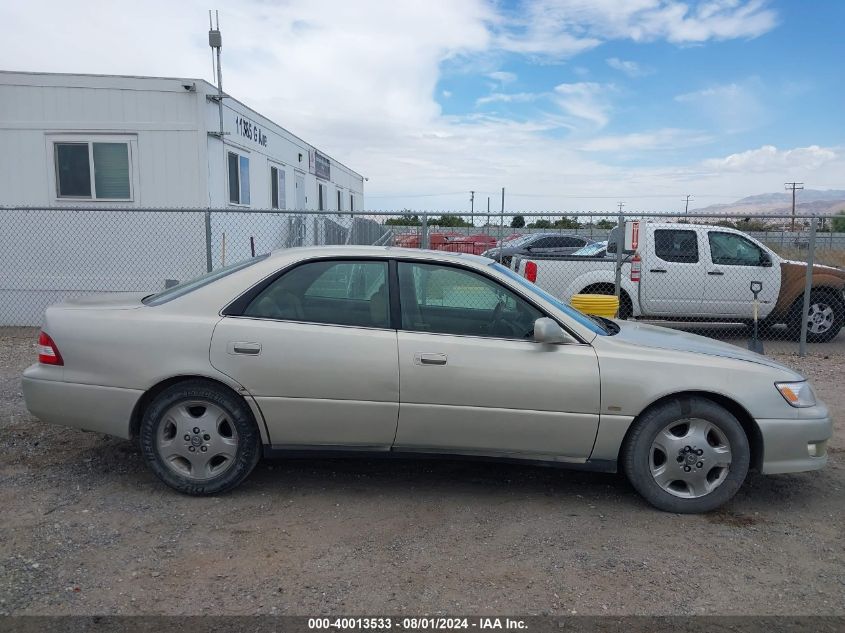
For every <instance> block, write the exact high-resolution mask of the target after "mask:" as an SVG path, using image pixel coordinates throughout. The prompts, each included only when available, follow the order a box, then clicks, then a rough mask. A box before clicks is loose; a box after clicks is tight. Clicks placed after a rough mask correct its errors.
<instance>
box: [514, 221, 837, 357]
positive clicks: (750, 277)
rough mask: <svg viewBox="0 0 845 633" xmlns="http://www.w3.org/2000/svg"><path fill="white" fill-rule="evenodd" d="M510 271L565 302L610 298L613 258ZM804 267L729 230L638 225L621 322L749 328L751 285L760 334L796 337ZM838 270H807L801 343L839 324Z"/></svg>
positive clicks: (542, 263) (826, 335) (518, 264)
mask: <svg viewBox="0 0 845 633" xmlns="http://www.w3.org/2000/svg"><path fill="white" fill-rule="evenodd" d="M514 267H515V269H516V270H517V272H519V273H520V274H521V275H522V276H524V277H525V278H526V279H528V280H529V281H532V282H534V283H536V284H537V285H538V286H540V287H541V288H543V289H544V290H546V291H547V292H550V293H552V294H553V295H555V296H556V297H559V298H561V299H562V300H564V301H566V302H569V301H570V300H571V298H572V296H573V295H575V294H579V293H596V294H613V292H614V289H615V267H616V255H615V253H607V254H606V255H604V256H602V257H579V256H572V255H570V256H567V257H554V258H522V259H519V260H516V261H514ZM806 270H807V268H806V264H805V263H804V262H793V261H789V260H784V259H782V258H780V257H779V256H778V255H777V254H776V253H774V252H773V251H772V250H771V249H769V248H767V247H766V246H765V245H763V244H761V243H760V242H758V241H756V240H755V239H753V238H751V237H749V236H748V235H746V234H744V233H742V232H740V231H737V230H734V229H730V228H723V227H718V226H700V225H691V224H675V223H657V222H643V223H641V224H640V226H639V244H638V247H637V251H636V253H634V255H633V256H626V261H625V263H624V264H623V267H622V296H621V298H620V306H619V316H620V318H629V317H643V318H649V319H652V318H656V319H683V320H698V321H728V322H748V321H749V320H750V319H752V317H753V310H754V308H753V295H752V292H751V288H750V286H751V282H752V281H758V282H760V283H761V284H762V290H761V291H760V293H759V301H760V304H759V316H760V319H761V320H762V323H763V326H764V327H765V326H770V325H776V324H778V323H785V324H786V325H787V326H788V330H789V332H790V334H791V335H793V336H798V334H799V333H800V329H801V312H802V307H803V296H804V283H805V277H806ZM844 288H845V270H842V269H839V268H833V267H830V266H818V265H816V266H813V276H812V290H811V293H810V309H809V312H808V314H807V320H808V328H807V340H809V341H811V342H825V341H829V340H831V339H833V338H834V337H836V335H837V334H838V333H839V330H840V328H841V327H842V325H843V321H845V297H843V289H844Z"/></svg>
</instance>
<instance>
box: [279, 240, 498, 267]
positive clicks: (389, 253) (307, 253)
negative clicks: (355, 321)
mask: <svg viewBox="0 0 845 633" xmlns="http://www.w3.org/2000/svg"><path fill="white" fill-rule="evenodd" d="M291 257H293V258H295V259H307V258H310V257H321V258H322V257H395V258H398V259H431V260H437V261H454V262H461V261H462V262H467V261H469V262H473V263H475V264H480V265H487V264H490V263H491V262H493V260H492V259H490V258H489V257H482V256H481V255H472V254H470V253H453V252H451V251H436V250H430V249H425V248H401V247H395V246H357V245H343V246H301V247H296V248H280V249H277V250H274V251H272V252H271V253H270V258H271V259H289V258H291Z"/></svg>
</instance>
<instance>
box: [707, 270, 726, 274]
mask: <svg viewBox="0 0 845 633" xmlns="http://www.w3.org/2000/svg"><path fill="white" fill-rule="evenodd" d="M707 274H708V275H724V274H725V273H723V272H722V271H721V270H708V271H707Z"/></svg>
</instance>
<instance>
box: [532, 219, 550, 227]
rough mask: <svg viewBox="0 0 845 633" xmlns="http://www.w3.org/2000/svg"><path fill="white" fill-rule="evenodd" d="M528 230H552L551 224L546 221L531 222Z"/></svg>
mask: <svg viewBox="0 0 845 633" xmlns="http://www.w3.org/2000/svg"><path fill="white" fill-rule="evenodd" d="M528 228H529V229H550V228H552V223H551V222H549V221H548V220H537V221H536V222H532V223H531V224H529V225H528Z"/></svg>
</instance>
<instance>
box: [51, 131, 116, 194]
mask: <svg viewBox="0 0 845 633" xmlns="http://www.w3.org/2000/svg"><path fill="white" fill-rule="evenodd" d="M54 153H55V156H54V158H55V163H56V197H58V198H93V199H95V200H131V199H132V187H131V180H130V170H129V144H128V143H123V142H120V143H111V142H108V143H107V142H90V143H89V142H69V143H54Z"/></svg>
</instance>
